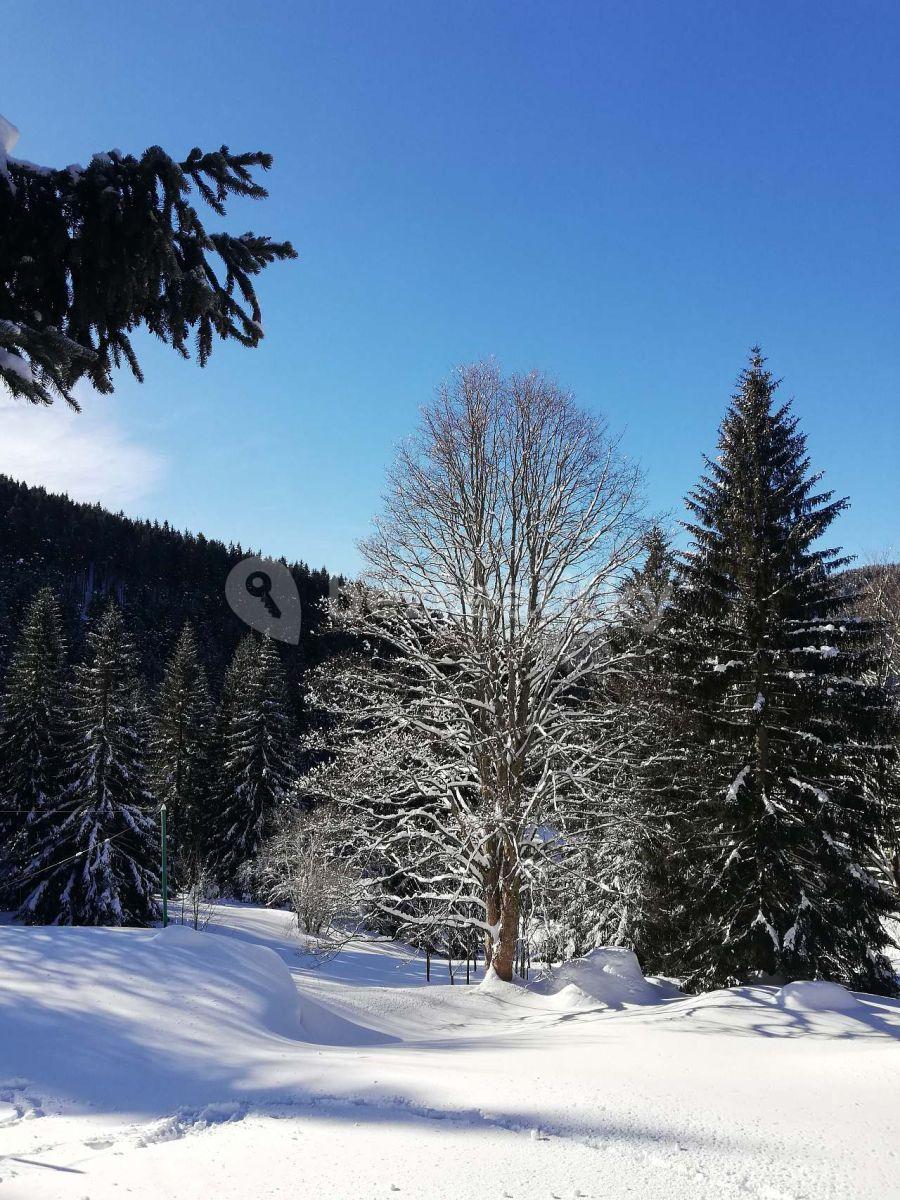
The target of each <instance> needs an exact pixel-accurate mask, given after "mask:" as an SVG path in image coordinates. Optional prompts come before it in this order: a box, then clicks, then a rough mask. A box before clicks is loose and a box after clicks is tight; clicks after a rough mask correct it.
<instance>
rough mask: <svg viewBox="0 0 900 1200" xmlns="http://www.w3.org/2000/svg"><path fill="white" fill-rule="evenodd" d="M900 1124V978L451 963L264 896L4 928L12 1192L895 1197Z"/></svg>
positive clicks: (2, 1147)
mask: <svg viewBox="0 0 900 1200" xmlns="http://www.w3.org/2000/svg"><path fill="white" fill-rule="evenodd" d="M435 976H436V978H437V979H438V980H441V979H446V968H445V967H439V968H438V969H437V970H436V972H435ZM898 1122H900V1003H898V1002H892V1001H881V1000H877V999H874V998H871V997H858V998H857V1002H855V1003H854V1002H853V1001H852V999H851V998H849V997H847V995H846V993H844V994H841V993H840V992H836V993H831V994H830V995H829V994H828V992H827V990H823V989H812V990H810V989H808V988H807V989H804V988H795V989H793V990H792V991H790V992H789V993H788V994H787V995H786V996H784V997H779V995H778V993H777V991H776V990H775V989H772V988H764V987H758V988H740V989H734V990H730V991H723V992H715V993H712V994H710V995H705V996H700V997H696V996H694V997H683V996H681V995H679V994H678V993H677V992H675V990H674V989H673V988H672V987H671V986H669V985H665V984H654V983H652V982H647V981H645V980H643V979H642V977H641V976H640V975H639V974H637V973H636V970H635V964H634V962H633V960H632V959H630V957H629V956H628V955H626V954H621V953H618V954H617V953H616V952H612V953H610V952H601V953H597V954H595V956H593V957H592V959H591V960H589V961H588V962H586V963H582V964H580V965H574V966H573V965H569V966H567V967H566V968H563V969H562V970H560V971H558V972H557V973H556V974H555V976H554V978H553V979H552V980H551V981H549V982H548V983H545V984H543V985H539V986H538V987H535V988H533V989H529V990H525V989H523V988H519V987H512V986H509V985H503V984H499V983H497V982H496V981H494V982H492V983H489V984H488V985H486V986H483V987H466V986H465V985H464V984H462V985H459V984H457V986H454V987H450V986H449V985H448V984H446V983H442V982H437V983H435V982H432V983H431V984H430V985H426V984H425V979H424V964H423V963H422V961H421V960H416V959H414V958H411V957H410V956H409V955H408V954H406V953H405V952H404V951H403V949H402V948H401V947H398V946H396V945H391V944H373V943H364V942H358V943H353V944H351V945H350V946H349V947H347V948H346V949H345V950H344V951H343V952H342V953H341V954H340V955H338V956H337V957H335V958H334V959H332V960H331V961H329V962H326V963H324V964H322V963H317V962H316V961H315V960H314V959H313V958H311V957H310V956H309V955H306V954H304V953H303V951H302V946H301V944H300V942H299V941H298V940H297V938H296V937H295V936H294V935H293V934H292V933H291V928H290V921H289V918H288V917H287V915H286V914H284V913H279V912H273V911H271V910H262V909H257V908H253V907H249V906H237V905H235V906H221V907H219V908H218V909H217V910H216V913H215V916H214V921H213V923H212V924H211V925H210V927H209V929H208V930H207V931H206V932H203V933H199V934H198V933H194V932H193V931H192V930H190V929H185V928H183V927H171V928H170V929H168V930H166V931H163V932H155V931H152V930H150V931H148V930H142V931H138V930H102V929H101V930H94V929H35V928H32V929H23V928H18V927H12V926H4V927H3V928H2V929H0V1200H6V1198H7V1197H16V1198H17V1200H18V1198H19V1197H22V1198H26V1197H34V1198H36V1200H37V1198H46V1200H50V1198H52V1200H66V1198H68V1197H73V1198H75V1200H82V1198H85V1197H89V1198H90V1200H105V1198H106V1197H118V1196H131V1197H135V1198H138V1200H145V1198H146V1200H150V1198H151V1197H152V1198H153V1200H158V1198H159V1197H166V1198H167V1200H178V1198H188V1197H190V1198H191V1200H195V1198H196V1200H199V1198H201V1197H203V1198H206V1197H217V1198H221V1200H254V1198H256V1197H292V1198H296V1197H314V1198H315V1200H330V1198H332V1197H333V1198H338V1197H339V1198H341V1200H350V1198H356V1197H360V1198H368V1197H371V1198H373V1200H377V1198H379V1197H394V1196H397V1197H400V1198H401V1200H402V1197H403V1196H409V1197H417V1198H421V1197H426V1198H428V1197H454V1198H461V1200H466V1198H468V1197H479V1198H488V1200H490V1198H493V1197H529V1198H531V1197H553V1196H558V1197H575V1196H584V1197H598V1198H600V1197H603V1198H605V1200H618V1198H620V1197H634V1198H639V1200H655V1198H656V1197H665V1198H666V1200H678V1198H680V1197H684V1198H688V1197H690V1198H691V1200H706V1198H710V1200H712V1198H716V1200H723V1198H728V1197H742V1198H747V1200H753V1198H759V1200H800V1198H801V1197H810V1198H812V1197H815V1198H816V1200H822V1198H823V1197H840V1198H841V1200H844V1198H849V1197H853V1198H855V1200H864V1198H866V1197H872V1198H873V1200H874V1198H876V1197H877V1198H878V1200H887V1198H889V1197H900V1140H898Z"/></svg>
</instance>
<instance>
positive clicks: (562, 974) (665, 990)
mask: <svg viewBox="0 0 900 1200" xmlns="http://www.w3.org/2000/svg"><path fill="white" fill-rule="evenodd" d="M534 990H535V991H539V992H542V993H543V994H544V995H548V996H553V997H555V998H557V999H558V1002H559V1004H560V1006H561V1007H566V1008H596V1007H597V1005H598V1004H600V1005H603V1006H605V1007H608V1008H622V1007H623V1006H625V1005H631V1004H661V1003H662V1002H663V1001H665V1000H672V999H675V998H676V997H678V996H680V995H681V992H679V991H678V989H677V988H676V987H674V986H673V985H672V984H670V983H664V982H657V981H655V980H650V979H647V978H646V976H645V975H644V974H643V972H642V971H641V968H640V964H639V963H638V960H637V956H636V955H635V953H634V951H633V950H626V949H624V947H621V946H602V947H599V948H598V949H596V950H591V951H590V952H589V953H588V954H586V955H585V956H584V957H583V958H575V959H572V960H571V961H570V962H566V963H562V964H561V965H560V966H558V967H554V968H553V970H552V971H549V972H548V973H547V975H546V976H545V978H543V979H541V980H538V982H537V983H535V985H534Z"/></svg>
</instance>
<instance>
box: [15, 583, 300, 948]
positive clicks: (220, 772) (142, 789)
mask: <svg viewBox="0 0 900 1200" xmlns="http://www.w3.org/2000/svg"><path fill="white" fill-rule="evenodd" d="M296 742H297V736H296V728H295V724H294V718H293V713H292V711H291V706H290V704H289V702H288V696H287V683H286V677H285V672H284V670H283V667H282V663H281V659H280V656H279V653H278V650H277V648H276V646H275V644H274V643H273V642H272V641H271V640H270V639H266V638H258V637H256V636H254V635H248V636H247V637H245V638H244V639H243V640H242V641H241V642H240V643H239V645H238V647H237V649H236V651H235V654H234V657H233V659H232V662H231V664H230V666H229V669H228V672H227V676H226V681H225V685H224V687H223V691H222V696H221V699H220V702H219V704H218V706H217V707H215V708H214V706H213V702H212V699H211V696H210V692H209V688H208V685H207V680H206V673H205V670H204V668H203V666H202V664H201V661H200V656H199V653H198V650H197V643H196V639H195V637H194V634H193V630H192V629H191V627H190V626H189V625H188V626H185V628H184V629H183V631H182V633H181V635H180V637H179V638H178V641H177V643H176V645H175V647H174V649H173V650H172V653H171V656H170V658H169V661H168V663H167V664H166V668H165V671H164V674H163V679H162V681H161V684H160V686H159V688H158V689H156V690H155V692H150V691H149V690H148V689H147V687H146V684H145V681H144V679H143V677H142V675H141V673H140V669H139V663H138V655H137V651H136V648H135V643H134V639H133V638H132V636H131V633H130V631H129V629H128V627H127V623H126V620H125V617H124V616H123V613H122V611H121V610H120V609H119V607H118V606H117V605H116V604H115V603H110V604H109V605H108V606H107V608H106V609H105V610H104V611H103V612H102V614H101V615H100V616H99V617H98V618H97V619H96V620H95V621H94V622H93V623H92V625H91V628H90V630H89V632H88V634H87V638H86V648H85V655H84V658H83V659H82V660H81V661H80V662H77V663H75V664H74V665H71V664H70V663H69V661H68V653H67V646H66V639H65V635H64V632H63V623H62V619H61V614H60V608H59V604H58V602H57V600H56V597H55V596H54V595H53V593H52V591H50V589H49V588H44V589H42V590H41V591H40V592H39V593H38V594H37V596H36V597H35V599H34V601H33V603H32V604H31V606H30V607H29V609H28V612H27V614H26V617H25V620H24V623H23V625H22V629H21V632H20V635H19V638H18V641H17V643H16V647H15V650H14V653H13V656H12V660H11V663H10V667H9V671H8V672H7V679H6V685H5V689H4V694H3V706H2V715H0V893H2V899H3V902H4V903H5V904H6V905H8V906H10V907H13V908H15V909H16V910H17V911H18V913H19V915H20V916H21V917H22V919H24V920H26V921H29V922H33V923H38V924H57V923H60V924H89V925H123V924H125V925H142V924H147V923H149V922H151V921H153V920H154V919H155V917H156V915H157V902H156V899H155V896H156V895H157V894H158V892H159V888H160V878H159V869H158V868H159V858H160V844H159V836H160V835H159V819H158V814H159V810H160V808H161V806H162V805H163V804H165V806H166V810H167V814H168V817H169V822H168V823H169V838H168V845H169V849H170V854H171V861H172V872H171V886H172V888H173V889H176V890H180V889H190V888H194V889H196V888H201V887H202V888H206V889H207V890H211V889H212V888H216V889H218V890H219V891H220V892H222V893H224V894H228V895H241V894H244V893H246V891H247V888H248V886H249V880H248V876H247V868H248V866H249V865H251V864H252V862H253V860H254V858H255V856H256V854H257V852H258V850H259V847H260V845H261V843H262V841H263V840H264V838H265V837H266V836H268V834H269V833H270V832H271V831H272V830H273V828H274V825H275V823H276V821H277V819H278V817H279V814H280V811H281V809H282V808H283V806H284V805H285V802H286V800H287V797H288V793H289V791H290V789H291V788H292V786H293V785H294V783H295V780H296V773H297V759H296Z"/></svg>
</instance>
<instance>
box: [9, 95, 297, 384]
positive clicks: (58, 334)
mask: <svg viewBox="0 0 900 1200" xmlns="http://www.w3.org/2000/svg"><path fill="white" fill-rule="evenodd" d="M17 138H18V131H17V130H16V129H15V128H14V127H13V126H12V125H10V124H9V122H7V121H4V119H3V118H2V117H0V382H3V383H5V384H6V386H7V387H8V388H9V390H10V391H11V392H12V393H13V395H15V396H22V397H24V398H25V399H28V400H31V401H32V402H34V403H40V404H49V403H51V402H52V401H53V400H54V399H55V398H56V397H57V396H62V397H64V398H65V399H66V400H67V401H68V402H69V403H70V404H71V405H72V406H73V407H75V408H77V407H78V406H77V404H76V402H75V400H74V398H73V395H72V388H73V387H74V385H75V383H77V381H78V380H79V379H81V378H87V379H88V380H89V381H90V382H91V384H92V385H93V386H94V387H95V388H96V389H97V390H98V391H100V392H111V391H112V390H113V375H112V372H113V368H114V367H117V366H119V365H120V364H121V363H122V362H123V361H124V362H126V363H127V364H128V366H129V367H130V368H131V370H132V372H133V374H134V375H135V377H136V378H137V379H139V380H140V379H142V374H141V369H140V366H139V365H138V361H137V357H136V355H135V352H134V348H133V346H132V344H131V334H132V332H133V331H134V330H135V329H136V328H137V327H138V326H141V325H143V326H145V327H146V328H147V329H148V330H149V331H150V332H151V333H153V334H154V335H155V336H156V337H157V338H159V339H160V340H161V341H162V342H164V343H166V344H167V345H170V346H172V347H173V349H175V350H176V351H177V352H178V353H179V354H181V355H182V356H183V357H184V358H187V357H188V355H189V347H190V345H191V343H192V342H195V344H196V348H197V354H198V357H199V360H200V363H201V365H202V364H204V363H205V362H206V361H207V359H208V358H209V356H210V354H211V353H212V348H213V342H214V339H215V338H216V337H218V338H220V339H222V340H225V339H229V338H233V339H235V340H237V341H238V342H240V343H241V344H242V345H244V346H256V345H258V343H259V341H260V339H261V338H262V335H263V333H262V324H261V321H262V314H261V312H260V307H259V303H258V301H257V298H256V292H255V290H254V286H253V279H254V277H255V276H256V275H258V274H259V272H260V271H262V270H263V268H264V267H266V266H268V265H269V264H270V263H272V262H274V261H276V260H279V259H286V258H295V257H296V254H295V252H294V249H293V247H292V246H291V244H290V242H273V241H271V240H270V239H269V238H268V237H264V236H260V235H258V234H254V233H244V234H242V235H240V236H235V235H233V234H230V233H222V232H219V233H212V232H207V230H206V229H205V227H204V225H203V223H202V222H201V219H200V216H199V214H198V212H197V210H196V208H195V207H194V205H193V203H191V201H192V200H194V198H195V196H199V197H200V198H201V199H202V200H203V201H205V202H206V204H207V205H208V206H209V207H210V208H211V209H212V210H213V211H214V212H215V213H217V214H218V215H219V216H224V215H225V205H226V201H227V200H228V199H229V197H231V196H246V197H251V198H260V197H264V196H265V195H266V190H265V188H263V187H262V186H261V185H260V184H259V183H258V182H257V180H256V179H255V178H254V171H255V170H257V169H259V168H262V169H263V170H268V168H269V167H270V166H271V164H272V157H271V155H269V154H266V153H264V152H262V151H253V152H249V153H240V154H234V153H232V152H231V151H230V150H229V149H228V147H227V146H222V147H221V148H220V149H219V150H214V151H210V152H206V153H204V152H202V151H200V150H199V149H193V150H191V152H190V153H189V154H188V155H187V157H186V158H185V159H183V160H181V161H176V160H175V159H173V158H171V157H170V156H169V155H168V154H166V152H165V151H164V150H163V149H162V148H161V147H159V146H151V147H150V148H149V149H148V150H145V151H144V152H143V153H142V154H141V155H140V156H138V157H136V156H134V155H131V154H123V153H122V152H121V151H120V150H110V151H109V152H108V153H104V154H95V155H94V156H93V157H92V158H91V160H90V162H89V163H88V164H87V166H79V165H72V166H68V167H63V168H61V169H58V170H56V169H52V168H49V167H39V166H35V165H34V164H33V163H29V162H26V161H25V160H22V159H17V158H13V157H12V156H11V153H10V152H11V151H12V149H13V147H14V146H15V144H16V140H17Z"/></svg>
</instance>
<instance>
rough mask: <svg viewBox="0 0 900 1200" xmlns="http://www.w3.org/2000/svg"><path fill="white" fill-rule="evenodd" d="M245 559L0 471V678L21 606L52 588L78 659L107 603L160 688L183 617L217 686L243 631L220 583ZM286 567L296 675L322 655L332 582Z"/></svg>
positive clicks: (288, 662)
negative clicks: (297, 634)
mask: <svg viewBox="0 0 900 1200" xmlns="http://www.w3.org/2000/svg"><path fill="white" fill-rule="evenodd" d="M250 553H253V551H252V550H249V549H246V548H242V547H241V546H239V545H234V544H229V545H227V546H226V545H225V544H224V543H222V542H218V541H215V540H212V539H209V538H206V537H204V536H203V534H202V533H198V534H193V533H181V532H179V531H177V530H174V529H171V528H170V527H169V525H168V522H163V523H162V524H160V523H159V522H157V521H136V520H133V519H131V518H129V517H125V516H122V515H121V514H114V513H110V512H107V511H106V510H105V509H103V508H101V507H100V505H98V504H93V505H91V504H77V503H74V502H73V501H71V500H69V499H68V498H67V497H65V496H58V495H52V494H50V493H48V492H47V491H45V490H44V488H39V487H29V486H28V485H27V484H24V483H18V482H16V481H15V480H13V479H10V478H8V477H7V476H4V475H0V676H2V675H3V674H4V673H5V669H6V664H7V662H8V659H9V654H10V648H11V646H12V645H13V644H14V642H15V637H16V634H17V631H18V629H19V627H20V625H21V622H22V615H23V613H24V611H25V609H26V608H27V606H28V604H29V603H30V602H31V600H32V599H33V597H34V595H35V593H36V592H37V591H38V589H39V588H41V587H44V586H49V587H51V588H52V589H53V590H54V592H55V593H56V594H57V596H58V597H59V599H60V603H61V605H62V610H63V621H64V624H65V627H66V635H67V640H68V642H69V645H70V646H71V647H72V651H73V653H74V655H75V657H76V658H77V657H79V656H80V653H81V649H82V644H83V640H84V635H85V631H86V629H87V626H88V622H89V619H90V617H91V616H92V615H95V614H96V613H97V612H98V611H99V610H100V609H101V608H102V607H103V605H104V603H105V602H106V600H108V599H109V598H114V599H115V600H116V601H117V603H118V604H119V605H120V606H121V607H122V608H123V610H124V611H125V613H126V615H127V620H128V626H129V629H130V630H131V633H132V635H133V636H134V638H135V641H136V643H137V649H138V653H139V656H140V660H141V667H142V671H143V674H144V675H145V677H146V679H147V681H148V682H149V683H150V684H151V685H155V684H156V683H158V682H159V679H160V678H161V675H162V670H163V665H164V663H165V661H166V658H167V657H168V654H169V652H170V651H171V649H172V646H173V644H174V642H175V640H176V639H177V637H178V635H179V633H180V632H181V629H182V627H183V626H184V623H185V621H190V622H191V623H192V625H193V626H194V629H195V631H196V637H197V641H198V645H199V650H200V655H201V658H202V660H203V662H204V664H205V666H206V668H207V671H208V673H209V676H210V681H211V683H212V684H213V687H214V689H215V690H217V689H218V687H219V685H220V683H221V679H222V676H223V673H224V670H225V666H226V664H227V663H228V661H229V660H230V658H231V656H232V654H233V652H234V649H235V646H236V645H237V643H238V641H239V640H240V638H241V636H242V634H243V633H246V626H245V625H244V624H243V623H242V622H241V621H240V620H239V619H238V618H237V617H236V616H235V615H234V613H233V612H232V611H231V609H230V608H229V607H228V604H227V602H226V600H225V579H226V576H227V575H228V572H229V571H230V570H231V568H232V567H233V566H234V564H235V563H236V562H237V561H238V560H239V559H241V558H243V557H244V556H245V555H247V554H250ZM289 565H290V570H291V574H292V575H293V577H294V580H295V582H296V584H297V588H298V591H299V593H300V600H301V604H302V606H303V630H302V634H301V640H300V645H299V646H298V647H297V648H296V650H295V649H293V648H291V652H290V653H289V654H288V653H286V654H285V655H284V659H285V668H286V670H287V672H288V675H289V678H292V679H294V678H297V677H298V675H299V673H300V672H301V671H302V669H303V664H304V663H305V662H307V661H308V660H309V658H310V657H311V656H315V655H316V654H317V653H321V652H322V651H321V650H316V649H314V647H315V646H316V644H317V643H316V639H315V638H314V636H313V635H314V633H315V631H316V628H317V626H318V624H319V619H320V617H319V612H318V608H317V605H318V603H319V601H320V600H321V599H322V597H323V596H326V595H327V594H328V583H329V576H328V572H327V571H326V570H325V569H324V568H320V569H318V570H313V569H311V568H310V567H308V566H307V565H306V563H302V562H300V563H291V564H289ZM291 690H292V692H295V691H296V689H291Z"/></svg>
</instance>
